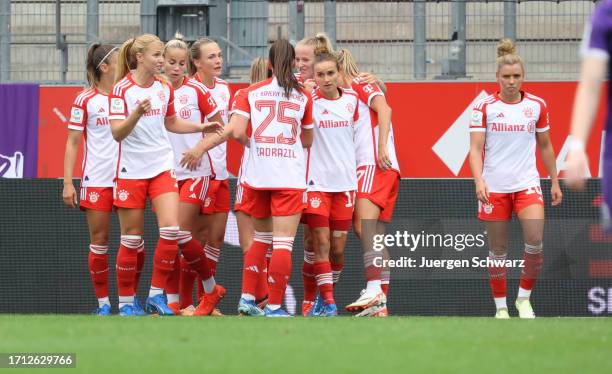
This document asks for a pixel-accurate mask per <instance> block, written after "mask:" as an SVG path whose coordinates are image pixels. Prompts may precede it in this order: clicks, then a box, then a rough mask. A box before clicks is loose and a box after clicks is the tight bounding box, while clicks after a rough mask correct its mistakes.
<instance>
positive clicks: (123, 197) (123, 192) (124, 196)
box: [118, 190, 130, 201]
mask: <svg viewBox="0 0 612 374" xmlns="http://www.w3.org/2000/svg"><path fill="white" fill-rule="evenodd" d="M118 196H119V200H121V201H126V200H127V199H128V197H129V196H130V193H129V192H127V191H126V190H121V191H119V194H118Z"/></svg>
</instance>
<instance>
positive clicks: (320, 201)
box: [305, 89, 359, 231]
mask: <svg viewBox="0 0 612 374" xmlns="http://www.w3.org/2000/svg"><path fill="white" fill-rule="evenodd" d="M312 99H313V117H314V121H315V127H314V138H315V139H316V140H315V141H314V142H313V145H312V146H311V147H310V148H308V149H307V150H306V154H307V158H308V159H307V166H308V171H307V174H306V181H307V188H308V206H307V208H306V211H305V213H306V222H307V223H308V225H309V226H310V227H311V228H314V227H331V226H332V225H333V226H334V227H332V229H336V230H341V231H347V230H348V229H349V227H350V225H351V219H352V217H353V209H354V201H355V191H356V190H357V175H356V173H355V170H356V169H357V162H356V160H355V142H354V138H355V122H356V121H357V120H358V119H359V111H358V109H357V108H358V105H359V99H358V98H357V93H356V92H355V91H353V90H352V89H341V96H340V97H338V98H337V99H333V100H332V99H326V98H324V97H323V96H322V95H321V92H320V91H319V90H315V92H314V93H313V97H312Z"/></svg>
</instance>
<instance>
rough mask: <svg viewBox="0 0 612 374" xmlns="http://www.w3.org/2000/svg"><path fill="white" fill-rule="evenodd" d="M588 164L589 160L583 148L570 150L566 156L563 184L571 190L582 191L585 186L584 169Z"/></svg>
mask: <svg viewBox="0 0 612 374" xmlns="http://www.w3.org/2000/svg"><path fill="white" fill-rule="evenodd" d="M588 166H589V160H588V158H587V154H586V152H585V151H584V150H583V149H574V150H571V151H570V152H569V154H568V157H567V163H566V170H565V184H567V186H568V187H569V188H571V189H573V190H576V191H582V190H583V189H584V186H585V178H586V175H585V170H587V167H588Z"/></svg>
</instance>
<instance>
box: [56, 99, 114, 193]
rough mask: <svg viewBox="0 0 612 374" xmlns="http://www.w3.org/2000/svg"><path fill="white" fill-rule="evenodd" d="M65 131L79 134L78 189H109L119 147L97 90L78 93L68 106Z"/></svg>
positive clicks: (104, 101)
mask: <svg viewBox="0 0 612 374" xmlns="http://www.w3.org/2000/svg"><path fill="white" fill-rule="evenodd" d="M68 128H69V129H71V130H77V131H83V137H84V138H85V150H84V152H83V167H82V171H83V177H82V179H81V186H82V187H112V186H113V180H114V179H115V170H116V166H117V152H118V149H119V144H118V143H117V142H116V141H115V139H113V135H112V133H111V128H110V123H109V122H108V96H107V95H105V94H103V93H101V92H100V91H98V90H97V89H88V90H86V91H83V92H81V93H80V94H79V95H78V96H77V97H76V99H75V100H74V104H72V109H71V110H70V122H68Z"/></svg>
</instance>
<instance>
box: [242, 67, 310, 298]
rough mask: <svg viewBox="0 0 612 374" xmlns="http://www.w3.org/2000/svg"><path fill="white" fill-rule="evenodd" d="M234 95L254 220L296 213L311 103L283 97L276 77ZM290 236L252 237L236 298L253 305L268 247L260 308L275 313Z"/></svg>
mask: <svg viewBox="0 0 612 374" xmlns="http://www.w3.org/2000/svg"><path fill="white" fill-rule="evenodd" d="M246 91H247V93H246V95H242V94H241V95H238V96H237V98H236V103H235V106H234V108H233V110H232V112H233V115H241V116H244V117H245V118H248V119H250V120H251V131H252V133H251V136H250V138H249V146H250V150H249V153H248V159H247V160H246V168H243V173H244V185H245V186H246V187H247V188H249V199H251V201H252V204H253V205H252V208H251V209H250V212H251V214H252V216H253V217H255V218H266V217H270V216H290V215H295V214H298V213H301V212H302V211H303V210H304V208H305V204H304V191H305V190H306V162H305V161H306V160H305V158H306V157H305V154H304V150H303V147H302V141H301V138H300V134H301V129H312V128H313V119H312V98H311V96H310V94H309V93H308V92H306V91H305V90H299V91H298V90H291V92H290V93H289V97H287V96H286V95H285V90H284V89H283V88H282V87H281V86H280V85H279V84H278V81H277V79H276V77H272V78H270V79H267V80H265V81H262V82H259V83H257V84H254V85H252V86H250V87H249V88H247V89H246ZM293 241H294V237H277V236H273V235H272V232H257V231H256V232H255V235H254V239H253V244H252V245H251V247H250V248H249V250H248V251H247V253H246V255H245V258H244V267H243V274H242V298H248V300H252V301H254V299H255V296H254V295H255V294H256V292H257V291H256V290H257V288H258V283H259V281H260V280H261V272H263V271H264V269H265V268H266V254H267V252H268V248H269V247H270V246H272V248H273V250H272V258H271V259H270V266H269V267H268V281H269V300H268V306H267V307H266V308H269V309H276V308H280V305H281V302H282V299H283V296H284V293H285V289H286V286H287V282H288V281H289V277H290V276H291V252H292V250H293Z"/></svg>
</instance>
